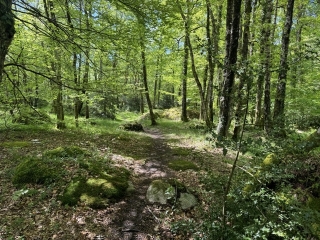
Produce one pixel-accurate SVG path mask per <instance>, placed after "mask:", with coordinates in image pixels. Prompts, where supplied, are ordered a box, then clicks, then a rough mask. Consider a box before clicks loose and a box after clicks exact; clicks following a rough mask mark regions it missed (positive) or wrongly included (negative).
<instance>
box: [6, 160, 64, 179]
mask: <svg viewBox="0 0 320 240" xmlns="http://www.w3.org/2000/svg"><path fill="white" fill-rule="evenodd" d="M59 165H60V164H59V163H58V162H57V161H48V160H44V159H40V158H33V157H26V158H25V159H24V160H23V161H22V162H21V163H20V164H19V165H18V166H17V167H16V169H15V171H14V174H13V179H12V181H13V183H14V184H16V185H23V184H27V183H34V184H44V183H51V182H53V181H55V180H57V179H58V178H59V175H60V173H61V171H59Z"/></svg>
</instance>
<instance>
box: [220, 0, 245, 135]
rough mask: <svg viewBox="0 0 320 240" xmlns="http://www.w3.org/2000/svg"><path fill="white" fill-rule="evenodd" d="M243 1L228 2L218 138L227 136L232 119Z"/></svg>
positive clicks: (229, 0)
mask: <svg viewBox="0 0 320 240" xmlns="http://www.w3.org/2000/svg"><path fill="white" fill-rule="evenodd" d="M241 2H242V1H241V0H228V2H227V21H226V29H227V33H226V56H225V63H224V81H223V85H222V91H221V95H220V106H219V108H220V113H219V123H218V126H217V134H218V138H223V137H226V136H227V133H228V128H229V123H230V119H231V114H230V110H231V99H232V89H233V85H234V78H235V64H236V62H237V54H238V39H239V23H240V15H241V14H240V13H241Z"/></svg>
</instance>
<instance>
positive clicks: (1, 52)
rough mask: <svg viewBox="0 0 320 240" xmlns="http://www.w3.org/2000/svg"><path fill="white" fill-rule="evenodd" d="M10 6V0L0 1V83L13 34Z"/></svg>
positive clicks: (12, 17) (12, 18)
mask: <svg viewBox="0 0 320 240" xmlns="http://www.w3.org/2000/svg"><path fill="white" fill-rule="evenodd" d="M11 5H12V0H1V1H0V16H1V17H0V83H1V82H2V73H3V68H4V61H5V57H6V55H7V53H8V49H9V46H10V44H11V42H12V39H13V36H14V34H15V29H14V16H13V14H12V11H11Z"/></svg>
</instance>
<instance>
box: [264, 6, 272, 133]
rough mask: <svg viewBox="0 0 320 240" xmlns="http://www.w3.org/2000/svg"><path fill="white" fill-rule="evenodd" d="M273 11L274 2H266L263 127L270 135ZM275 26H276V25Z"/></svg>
mask: <svg viewBox="0 0 320 240" xmlns="http://www.w3.org/2000/svg"><path fill="white" fill-rule="evenodd" d="M272 11H273V0H267V1H266V23H267V26H266V31H265V41H264V43H265V49H264V50H265V53H264V55H265V56H264V57H265V61H264V66H263V69H264V83H265V85H264V101H263V110H264V111H263V125H264V130H265V131H266V132H267V133H270V131H271V129H272V126H271V124H272V122H271V97H270V88H271V72H270V67H271V62H272V59H271V44H272V39H273V37H272V35H271V28H272V26H271V15H272ZM274 26H275V25H274Z"/></svg>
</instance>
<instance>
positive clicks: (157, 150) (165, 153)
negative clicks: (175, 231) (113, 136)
mask: <svg viewBox="0 0 320 240" xmlns="http://www.w3.org/2000/svg"><path fill="white" fill-rule="evenodd" d="M144 134H145V135H147V136H149V137H150V140H151V141H152V143H151V148H150V149H149V154H148V155H149V157H147V158H145V159H143V160H137V159H134V160H132V159H130V160H128V159H125V158H123V157H122V156H120V155H113V160H114V161H115V162H117V164H119V165H121V166H126V167H128V168H129V169H130V170H132V172H133V179H132V184H133V188H134V190H133V191H132V192H131V193H130V194H129V195H128V196H127V197H126V198H125V199H123V200H122V201H120V202H119V203H116V204H114V205H113V206H111V207H112V208H114V209H118V210H117V211H115V212H114V213H113V214H112V215H113V216H110V217H111V218H112V219H113V221H112V224H110V226H109V227H110V228H111V232H110V233H111V234H110V236H109V237H108V239H123V240H130V239H141V240H142V239H164V238H165V239H170V238H171V233H170V230H169V229H163V227H161V226H160V225H161V220H160V219H158V217H157V215H159V213H160V212H161V211H162V210H161V206H157V205H156V204H153V205H151V204H148V202H147V200H146V193H147V189H148V186H149V185H150V183H151V182H152V180H154V179H168V178H172V177H173V176H174V172H173V171H172V170H170V169H169V168H168V167H167V163H168V160H170V155H171V149H170V147H169V146H168V144H167V143H166V139H165V137H164V135H163V134H162V133H161V132H160V130H158V129H145V133H144Z"/></svg>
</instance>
